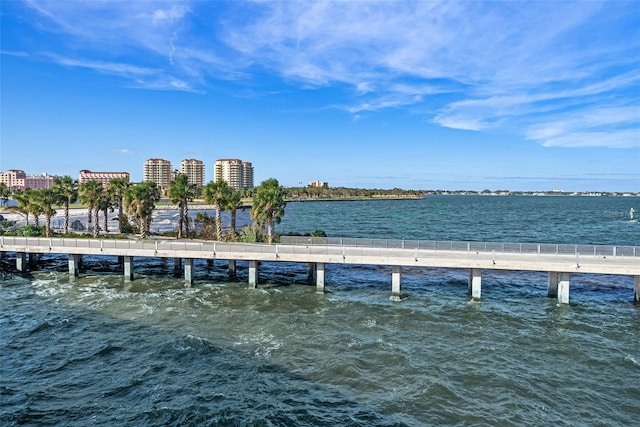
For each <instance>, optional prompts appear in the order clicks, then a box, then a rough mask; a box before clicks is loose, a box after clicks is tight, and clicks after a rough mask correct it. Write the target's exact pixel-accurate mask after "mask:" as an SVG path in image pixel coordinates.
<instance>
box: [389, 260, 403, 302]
mask: <svg viewBox="0 0 640 427" xmlns="http://www.w3.org/2000/svg"><path fill="white" fill-rule="evenodd" d="M401 280H402V267H400V266H399V265H394V266H393V267H392V270H391V298H389V299H390V300H391V301H400V300H401V298H400V295H401V284H400V282H401Z"/></svg>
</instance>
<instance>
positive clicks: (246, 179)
mask: <svg viewBox="0 0 640 427" xmlns="http://www.w3.org/2000/svg"><path fill="white" fill-rule="evenodd" d="M214 181H226V182H227V184H229V187H231V188H233V189H234V190H236V191H240V190H242V189H243V188H253V166H252V164H251V163H250V162H244V161H242V160H240V159H218V160H216V163H215V166H214Z"/></svg>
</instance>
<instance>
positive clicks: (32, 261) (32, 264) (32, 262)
mask: <svg viewBox="0 0 640 427" xmlns="http://www.w3.org/2000/svg"><path fill="white" fill-rule="evenodd" d="M38 258H40V254H29V269H30V270H35V268H36V264H38Z"/></svg>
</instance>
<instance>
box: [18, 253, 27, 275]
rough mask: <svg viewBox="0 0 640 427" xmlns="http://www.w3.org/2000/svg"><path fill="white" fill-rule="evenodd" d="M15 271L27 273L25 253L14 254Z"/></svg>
mask: <svg viewBox="0 0 640 427" xmlns="http://www.w3.org/2000/svg"><path fill="white" fill-rule="evenodd" d="M16 270H18V271H21V272H23V271H27V253H26V252H17V253H16Z"/></svg>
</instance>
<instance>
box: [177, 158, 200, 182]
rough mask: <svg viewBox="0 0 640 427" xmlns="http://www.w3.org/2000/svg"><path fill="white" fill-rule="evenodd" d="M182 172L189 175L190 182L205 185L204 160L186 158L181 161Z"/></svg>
mask: <svg viewBox="0 0 640 427" xmlns="http://www.w3.org/2000/svg"><path fill="white" fill-rule="evenodd" d="M180 173H181V174H183V175H186V176H187V179H188V180H189V184H195V185H197V186H198V187H202V186H203V185H204V163H203V162H202V160H196V159H184V160H183V161H181V162H180Z"/></svg>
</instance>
